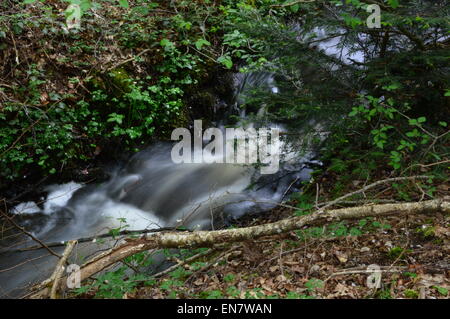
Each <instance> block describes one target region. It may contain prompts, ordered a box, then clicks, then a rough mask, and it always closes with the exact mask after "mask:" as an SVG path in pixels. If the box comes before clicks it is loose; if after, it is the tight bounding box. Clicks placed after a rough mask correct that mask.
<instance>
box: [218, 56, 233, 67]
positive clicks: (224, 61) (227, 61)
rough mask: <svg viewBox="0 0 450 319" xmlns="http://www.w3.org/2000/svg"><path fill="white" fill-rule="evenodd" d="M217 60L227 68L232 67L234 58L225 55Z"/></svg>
mask: <svg viewBox="0 0 450 319" xmlns="http://www.w3.org/2000/svg"><path fill="white" fill-rule="evenodd" d="M217 62H219V63H221V64H223V65H224V66H225V67H226V68H227V69H231V68H232V67H233V60H231V58H230V57H229V56H227V55H223V56H221V57H220V58H218V59H217Z"/></svg>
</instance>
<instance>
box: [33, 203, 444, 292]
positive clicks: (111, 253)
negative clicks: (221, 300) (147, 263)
mask: <svg viewBox="0 0 450 319" xmlns="http://www.w3.org/2000/svg"><path fill="white" fill-rule="evenodd" d="M438 211H441V212H445V213H450V199H449V198H444V199H435V200H429V201H423V202H412V203H395V204H382V205H367V206H359V207H351V208H342V209H335V210H329V211H326V212H322V211H317V212H315V213H313V214H311V215H306V216H299V217H293V218H289V219H284V220H281V221H278V222H275V223H270V224H264V225H258V226H252V227H245V228H236V229H224V230H216V231H195V232H190V233H179V232H161V233H153V234H147V235H144V236H142V237H139V238H126V239H125V240H124V241H123V242H122V243H120V244H119V245H118V246H116V247H114V248H112V249H110V250H108V251H106V252H104V253H101V254H99V255H97V256H95V257H93V258H92V259H91V260H89V261H87V262H86V263H85V264H83V265H82V266H81V267H80V278H81V281H83V280H85V279H87V278H89V277H90V276H92V275H94V274H96V273H98V272H100V271H102V270H103V269H105V268H107V267H109V266H111V265H113V264H115V263H117V262H119V261H121V260H122V259H124V258H126V257H129V256H132V255H134V254H137V253H140V252H143V251H147V250H150V249H156V248H199V247H213V246H214V245H217V244H220V243H231V242H240V241H246V240H251V239H256V238H259V237H263V236H271V235H276V234H281V233H286V232H290V231H293V230H297V229H300V228H301V227H303V226H305V225H311V224H313V223H317V222H330V221H336V220H343V219H354V218H364V217H376V216H386V215H393V214H404V215H412V214H419V213H433V212H438ZM47 281H48V280H47ZM60 285H61V287H58V289H64V288H65V287H66V277H63V278H61V281H60ZM38 287H40V289H39V290H38V291H35V292H33V293H32V294H31V295H30V298H46V296H48V289H49V288H48V287H44V288H42V284H40V285H39V286H38Z"/></svg>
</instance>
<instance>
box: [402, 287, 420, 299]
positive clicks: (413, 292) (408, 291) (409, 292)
mask: <svg viewBox="0 0 450 319" xmlns="http://www.w3.org/2000/svg"><path fill="white" fill-rule="evenodd" d="M404 294H405V297H406V298H410V299H417V298H418V297H419V293H418V292H417V291H416V290H413V289H406V290H405V292H404Z"/></svg>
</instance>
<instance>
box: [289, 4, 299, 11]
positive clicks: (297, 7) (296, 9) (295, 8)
mask: <svg viewBox="0 0 450 319" xmlns="http://www.w3.org/2000/svg"><path fill="white" fill-rule="evenodd" d="M299 9H300V5H298V4H295V5H293V6H291V11H292V12H294V13H297V12H298V10H299Z"/></svg>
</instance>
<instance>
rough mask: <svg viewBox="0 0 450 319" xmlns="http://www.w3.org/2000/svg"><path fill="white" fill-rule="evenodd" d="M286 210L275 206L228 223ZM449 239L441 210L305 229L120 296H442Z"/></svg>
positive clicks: (227, 250)
mask: <svg viewBox="0 0 450 319" xmlns="http://www.w3.org/2000/svg"><path fill="white" fill-rule="evenodd" d="M449 186H450V185H448V184H445V185H439V186H438V187H439V188H438V189H439V191H438V195H439V196H448V195H450V192H449V190H450V187H449ZM293 204H294V205H295V203H293ZM293 214H294V211H293V210H292V209H287V208H283V207H280V208H276V209H274V210H272V211H269V212H267V213H264V214H263V216H259V217H258V218H257V219H256V218H255V217H254V216H247V217H245V218H243V219H241V220H240V221H239V223H238V224H236V225H234V226H238V227H245V226H253V225H257V224H264V223H269V222H274V221H277V220H280V219H283V218H288V217H291V216H292V215H293ZM449 239H450V216H448V214H447V215H444V214H441V213H436V214H433V215H430V214H428V215H422V214H418V215H412V216H408V217H403V216H391V217H383V218H366V219H362V220H355V221H348V222H345V221H344V222H338V223H334V224H329V225H322V226H318V227H312V228H311V227H309V228H307V227H305V228H304V229H301V230H298V231H294V232H290V233H287V234H282V235H277V236H269V237H264V238H260V239H258V240H255V241H249V242H243V243H238V244H230V245H227V246H224V247H222V248H221V249H217V250H215V251H212V253H211V254H210V255H209V256H208V257H202V258H201V259H198V260H196V261H195V262H194V263H190V264H184V265H183V267H182V268H183V270H180V269H181V268H179V269H178V270H177V271H174V272H172V273H168V274H167V275H165V276H162V277H161V278H160V279H159V282H157V283H156V284H155V285H152V286H150V287H149V286H146V287H142V288H140V289H138V290H136V291H135V292H133V293H127V294H126V295H125V298H168V297H176V298H378V299H390V298H393V299H394V298H411V299H416V298H432V299H435V298H449V289H450V257H449V256H450V245H449V244H450V241H449ZM198 264H200V266H198ZM369 266H370V267H372V268H370V267H369ZM370 269H375V270H379V271H380V272H378V273H376V272H370ZM378 275H379V277H377V276H378ZM371 278H372V279H373V282H376V281H377V278H380V279H379V280H380V281H379V285H377V284H372V285H371V284H370V281H371ZM175 279H182V282H183V284H182V285H180V286H179V287H176V285H172V284H173V281H174V280H175ZM368 282H369V284H368Z"/></svg>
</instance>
